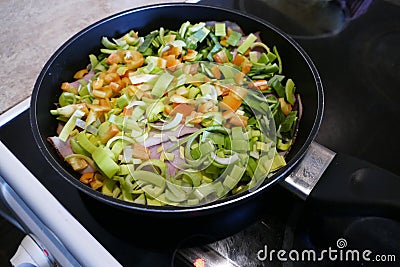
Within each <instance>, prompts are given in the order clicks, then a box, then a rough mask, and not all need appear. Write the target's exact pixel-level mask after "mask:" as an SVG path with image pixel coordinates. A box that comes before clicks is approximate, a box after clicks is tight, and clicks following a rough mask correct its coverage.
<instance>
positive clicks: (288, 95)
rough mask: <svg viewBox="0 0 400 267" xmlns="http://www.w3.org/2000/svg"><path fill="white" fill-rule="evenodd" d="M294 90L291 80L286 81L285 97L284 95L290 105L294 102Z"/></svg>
mask: <svg viewBox="0 0 400 267" xmlns="http://www.w3.org/2000/svg"><path fill="white" fill-rule="evenodd" d="M294 88H295V87H294V82H293V80H292V79H288V80H287V81H286V85H285V95H286V100H287V101H288V102H289V103H290V104H292V105H294V101H295V98H294Z"/></svg>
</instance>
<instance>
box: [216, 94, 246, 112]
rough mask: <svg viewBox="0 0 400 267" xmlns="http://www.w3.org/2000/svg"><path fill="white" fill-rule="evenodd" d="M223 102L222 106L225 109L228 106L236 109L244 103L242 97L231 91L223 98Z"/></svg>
mask: <svg viewBox="0 0 400 267" xmlns="http://www.w3.org/2000/svg"><path fill="white" fill-rule="evenodd" d="M221 104H222V105H221V108H222V109H224V110H226V109H227V107H229V108H231V109H232V110H233V111H236V110H237V109H238V108H239V107H240V105H241V104H242V99H240V98H239V97H238V96H237V95H235V94H234V93H232V92H230V93H229V94H228V95H226V96H224V97H223V98H222V101H221Z"/></svg>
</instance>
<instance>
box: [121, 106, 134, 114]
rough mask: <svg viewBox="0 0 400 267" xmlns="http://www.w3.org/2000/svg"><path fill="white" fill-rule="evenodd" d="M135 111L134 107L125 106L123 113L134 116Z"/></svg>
mask: <svg viewBox="0 0 400 267" xmlns="http://www.w3.org/2000/svg"><path fill="white" fill-rule="evenodd" d="M132 113H133V107H129V108H127V107H124V111H122V115H124V116H132Z"/></svg>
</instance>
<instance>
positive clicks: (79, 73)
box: [74, 69, 88, 79]
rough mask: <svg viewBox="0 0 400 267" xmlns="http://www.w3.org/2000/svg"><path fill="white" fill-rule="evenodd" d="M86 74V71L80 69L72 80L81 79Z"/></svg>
mask: <svg viewBox="0 0 400 267" xmlns="http://www.w3.org/2000/svg"><path fill="white" fill-rule="evenodd" d="M87 73H88V70H87V69H81V70H78V71H77V72H76V73H75V74H74V79H82V78H83V76H85V74H87Z"/></svg>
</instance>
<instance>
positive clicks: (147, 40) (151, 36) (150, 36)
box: [138, 32, 157, 53]
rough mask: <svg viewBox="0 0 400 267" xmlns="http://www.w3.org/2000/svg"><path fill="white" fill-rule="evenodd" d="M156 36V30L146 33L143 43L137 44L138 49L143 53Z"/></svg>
mask: <svg viewBox="0 0 400 267" xmlns="http://www.w3.org/2000/svg"><path fill="white" fill-rule="evenodd" d="M156 36H157V32H153V33H150V34H148V35H146V37H145V38H144V41H143V43H142V44H141V45H140V46H139V48H138V51H139V52H140V53H144V52H145V51H146V50H147V48H149V47H150V45H151V43H152V42H153V40H154V38H155V37H156Z"/></svg>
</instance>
